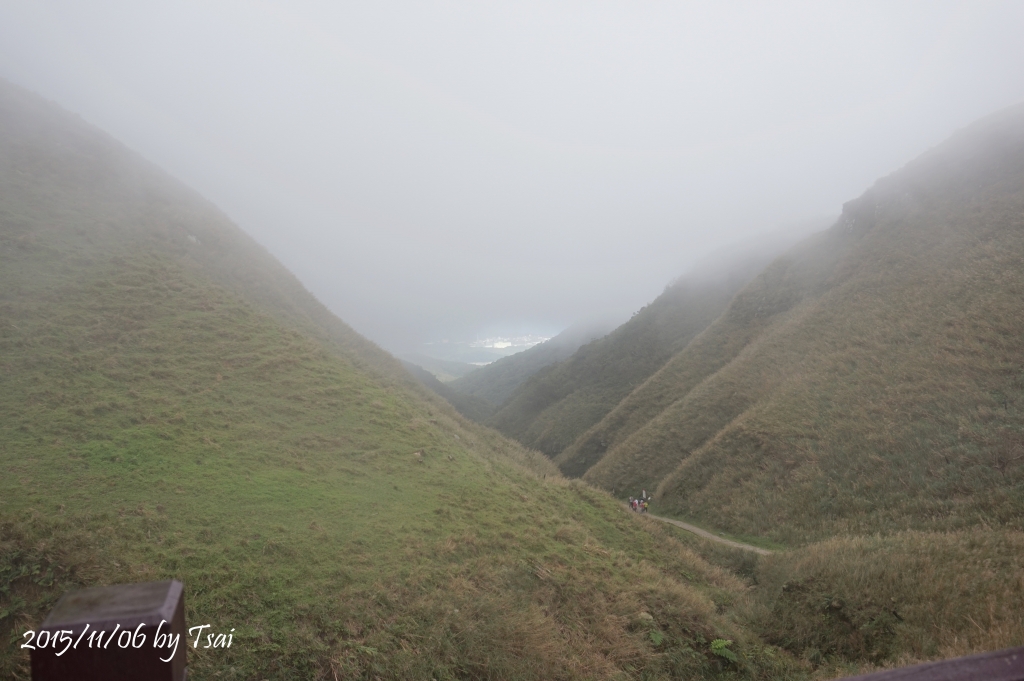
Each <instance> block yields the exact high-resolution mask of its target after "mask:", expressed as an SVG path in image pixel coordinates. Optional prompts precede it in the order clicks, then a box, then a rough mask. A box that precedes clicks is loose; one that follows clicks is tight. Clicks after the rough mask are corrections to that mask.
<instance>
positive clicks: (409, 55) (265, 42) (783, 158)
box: [0, 2, 1024, 352]
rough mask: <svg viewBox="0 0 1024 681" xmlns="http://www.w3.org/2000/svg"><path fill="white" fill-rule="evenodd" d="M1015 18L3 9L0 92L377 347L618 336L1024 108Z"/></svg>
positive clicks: (731, 8)
mask: <svg viewBox="0 0 1024 681" xmlns="http://www.w3.org/2000/svg"><path fill="white" fill-rule="evenodd" d="M1021 25H1024V6H1022V5H1019V4H1014V3H1000V2H991V3H970V4H953V3H929V4H927V5H924V4H909V3H907V4H894V3H837V4H829V5H820V4H815V3H797V2H794V3H785V4H772V5H771V6H762V5H757V4H751V5H739V4H722V5H714V6H708V7H694V6H686V7H674V6H671V5H652V6H636V5H633V4H627V3H606V4H601V5H593V4H583V3H564V4H551V3H529V2H528V3H517V4H516V5H515V6H504V7H498V6H477V5H470V4H466V5H455V4H442V3H415V4H413V3H408V4H407V3H388V2H381V3H373V4H372V5H370V6H364V7H358V6H349V7H341V8H339V7H335V6H333V4H331V3H321V2H293V3H283V2H263V3H259V4H250V3H241V2H225V3H218V4H215V5H211V4H209V3H199V2H181V3H175V4H173V5H172V6H156V5H151V4H149V3H137V2H132V3H129V2H106V3H102V4H98V3H89V4H88V5H71V4H61V3H56V2H39V3H31V4H27V3H26V4H14V3H11V4H5V5H3V6H0V77H3V78H6V79H9V80H10V81H12V82H14V83H16V84H18V85H21V86H23V87H26V88H28V89H31V90H33V91H35V92H38V93H40V94H41V95H43V96H44V97H47V98H50V99H52V100H54V101H56V102H57V103H59V104H60V105H61V106H63V107H64V108H66V109H68V110H70V111H73V112H75V113H78V114H80V115H81V116H82V117H83V118H85V119H86V120H87V121H89V122H90V123H93V124H95V125H97V126H99V127H101V128H102V129H104V130H106V131H108V132H109V133H110V134H111V135H113V136H114V137H116V138H117V139H118V140H120V141H122V142H123V143H124V144H125V145H127V146H128V147H130V148H132V149H135V150H137V151H139V152H140V153H141V154H142V155H144V156H145V157H146V158H148V159H149V160H151V161H153V162H155V163H156V164H158V165H160V166H161V167H163V168H164V169H166V170H167V171H168V172H170V173H171V174H173V175H175V176H176V177H178V178H180V179H182V180H183V181H185V182H186V183H187V184H189V185H191V186H192V187H194V188H195V189H196V190H197V191H199V192H200V193H201V194H203V195H204V196H206V197H208V198H209V199H210V200H212V201H213V202H214V203H215V204H217V205H218V206H219V207H220V208H222V209H223V210H224V211H225V212H226V213H227V214H228V215H229V216H230V217H231V218H232V219H233V220H235V221H236V222H237V223H238V224H239V225H240V226H241V227H242V228H243V229H244V230H245V231H246V232H248V233H249V234H251V235H252V236H254V237H255V238H256V239H257V240H258V241H259V242H260V243H261V244H263V245H264V246H265V247H267V248H268V250H270V252H271V253H272V254H274V255H275V256H276V257H277V258H279V259H280V260H281V261H282V262H283V263H284V264H285V265H286V266H287V267H288V268H289V269H291V270H292V271H293V272H295V273H296V275H297V276H298V277H299V279H300V280H301V281H302V282H303V284H304V285H305V286H306V287H307V288H309V289H310V291H312V292H313V293H314V294H315V295H316V296H317V297H318V298H319V299H320V300H321V301H323V302H324V303H325V304H326V305H327V306H328V307H329V308H330V309H331V310H332V311H333V312H335V313H336V314H338V315H339V316H340V317H341V318H342V319H344V320H345V321H346V322H348V323H349V324H351V325H352V326H353V327H354V328H355V329H356V330H358V331H359V332H361V333H363V334H365V335H366V336H368V337H369V338H371V339H372V340H374V341H376V342H378V343H379V344H381V345H383V346H384V347H386V348H388V349H390V350H392V351H395V352H415V351H418V350H419V349H420V348H422V346H423V345H424V344H426V343H432V342H439V341H441V340H443V339H450V340H451V339H454V340H457V341H460V342H466V343H468V342H471V341H474V340H478V339H483V338H487V337H514V336H525V335H529V334H536V335H542V336H546V335H554V334H555V333H557V332H558V331H560V330H562V329H564V328H566V327H567V326H569V325H570V324H571V323H572V322H573V321H575V320H578V319H581V318H586V317H590V316H593V315H595V314H598V313H603V314H609V315H611V316H613V317H614V316H619V317H621V318H628V316H629V315H630V314H631V313H632V312H635V311H636V310H638V309H639V308H641V307H642V306H644V305H646V304H647V303H649V302H650V301H652V300H653V299H654V298H655V297H656V296H657V295H658V294H659V293H661V292H662V291H663V290H664V287H665V285H666V284H667V283H669V282H670V281H672V280H674V279H675V278H676V277H678V276H679V275H680V274H682V273H684V272H686V271H688V270H689V269H690V268H695V267H699V266H698V265H696V264H695V263H698V262H700V261H702V260H707V258H708V257H709V254H712V253H714V252H715V251H716V249H721V248H723V247H726V246H727V245H728V244H736V243H744V242H749V241H750V240H752V239H754V238H755V237H757V236H758V235H760V234H764V233H770V232H773V231H775V230H777V229H778V228H779V226H780V225H792V224H798V223H801V222H804V221H806V220H807V219H808V218H811V217H814V216H821V215H837V214H838V213H839V211H840V209H841V206H842V202H843V201H846V200H847V199H849V197H851V196H858V195H859V194H860V193H862V192H863V190H864V189H865V188H866V187H868V186H870V185H871V183H872V182H874V180H875V179H876V178H878V177H880V176H883V175H886V174H888V173H890V172H892V171H893V170H895V169H896V168H898V167H899V166H900V165H901V164H902V163H904V162H905V161H906V159H909V158H914V157H916V156H918V155H919V154H921V153H922V152H924V151H925V150H926V149H927V148H928V147H929V146H931V145H933V144H934V143H935V141H936V140H941V139H944V138H946V137H948V135H949V134H950V133H952V132H953V131H954V130H956V129H958V128H961V127H963V126H965V125H967V124H968V123H970V122H971V121H973V120H975V119H977V118H979V117H981V116H983V115H985V114H987V113H989V112H991V111H995V110H998V109H1000V108H1003V107H1006V106H1009V105H1011V104H1013V103H1015V102H1018V101H1020V100H1022V99H1024V71H1022V70H1021V69H1020V68H1019V65H1020V64H1021V63H1024V45H1022V44H1021V42H1020V41H1019V39H1018V35H1017V34H1018V32H1019V27H1020V26H1021Z"/></svg>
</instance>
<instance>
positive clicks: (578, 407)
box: [488, 256, 767, 476]
mask: <svg viewBox="0 0 1024 681" xmlns="http://www.w3.org/2000/svg"><path fill="white" fill-rule="evenodd" d="M766 262H767V261H766V260H765V259H764V258H762V257H757V256H754V257H749V256H748V257H745V258H739V259H737V260H735V261H731V262H727V263H723V264H722V267H721V268H720V269H719V270H718V271H717V273H716V276H714V277H708V276H706V275H704V274H701V275H699V276H695V277H683V278H681V279H680V280H679V281H677V282H675V283H673V284H672V285H670V286H669V287H667V288H666V290H665V292H664V293H662V294H661V295H660V296H658V298H657V299H655V300H654V302H652V303H651V304H650V305H648V306H646V307H645V308H644V309H642V310H640V311H639V312H638V313H636V314H635V315H634V316H633V318H632V319H630V320H629V321H628V322H626V323H625V324H623V325H622V326H620V327H619V328H617V329H615V331H613V332H612V333H610V334H609V335H608V336H606V337H604V338H601V339H599V340H596V341H594V342H592V343H588V344H587V345H584V346H583V347H581V348H580V349H579V350H577V351H576V353H575V354H573V356H572V357H570V358H569V359H567V360H565V361H564V362H560V363H558V364H555V365H552V366H550V367H548V368H546V369H543V370H541V371H539V372H538V373H536V374H535V375H534V376H532V377H531V378H530V379H529V380H528V381H526V382H525V383H524V384H523V385H522V386H520V388H519V389H518V390H516V392H515V393H513V394H512V396H511V397H510V398H509V399H508V401H507V402H506V403H505V404H504V405H503V406H502V407H501V409H499V410H498V412H497V413H496V414H495V415H494V416H493V417H492V418H491V420H490V421H489V422H488V423H489V424H490V425H493V426H494V427H495V428H497V429H498V430H500V431H501V432H503V433H505V434H506V435H508V436H510V437H513V438H515V439H517V440H519V441H520V442H522V443H523V444H525V445H526V446H528V447H532V448H535V449H539V450H540V451H542V452H544V453H545V454H547V455H548V456H550V457H552V458H554V457H558V458H557V459H556V461H557V463H558V464H559V466H560V467H561V468H562V470H563V471H564V472H565V473H566V474H568V475H573V476H579V475H582V474H583V473H584V472H585V471H586V470H587V468H589V467H590V465H591V464H592V463H593V460H591V459H589V458H588V457H587V456H586V455H583V456H579V455H562V456H560V454H562V452H563V450H565V449H566V448H567V447H569V446H570V445H571V444H572V443H573V441H575V440H576V439H577V437H579V436H580V435H582V434H583V433H584V432H586V431H587V429H588V428H590V427H591V426H592V425H594V424H595V423H597V422H599V421H600V420H601V419H602V418H603V417H604V416H605V415H606V414H607V413H608V412H609V411H611V410H612V409H613V408H614V407H615V405H616V404H618V403H619V401H620V400H622V399H623V398H624V397H626V395H628V394H629V393H630V392H631V391H632V390H633V389H634V388H636V387H637V386H638V385H640V384H641V383H642V382H643V381H644V380H646V379H647V378H648V377H649V376H650V375H651V374H653V373H654V372H655V371H657V370H658V368H659V367H661V366H662V364H664V363H665V362H666V361H667V360H668V359H669V358H670V357H672V355H674V354H675V353H676V352H678V351H679V350H681V349H682V348H684V347H686V345H687V344H688V343H689V342H690V341H691V340H692V339H693V338H694V337H695V336H696V335H697V334H699V333H700V332H701V331H703V330H704V328H706V327H707V325H708V324H710V323H711V322H712V321H714V319H715V318H716V317H718V316H719V315H720V314H721V313H722V311H723V310H724V309H725V307H726V305H727V304H728V302H729V300H730V299H731V298H732V297H733V295H735V293H736V291H737V290H739V289H740V288H741V287H742V286H743V284H745V283H746V282H747V281H749V280H750V278H751V277H753V276H754V275H755V274H756V273H757V271H758V270H759V269H761V268H762V267H763V266H764V265H765V264H766Z"/></svg>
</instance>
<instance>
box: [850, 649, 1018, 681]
mask: <svg viewBox="0 0 1024 681" xmlns="http://www.w3.org/2000/svg"><path fill="white" fill-rule="evenodd" d="M844 681H1024V647H1022V648H1008V649H1006V650H999V651H996V652H994V653H982V654H981V655H971V656H969V657H957V658H954V659H952V660H943V661H941V662H928V663H925V664H919V665H916V666H914V667H904V668H902V669H890V670H889V671H884V672H876V673H874V674H864V675H861V676H850V677H846V678H845V679H844Z"/></svg>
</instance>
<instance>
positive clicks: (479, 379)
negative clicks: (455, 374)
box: [451, 323, 611, 407]
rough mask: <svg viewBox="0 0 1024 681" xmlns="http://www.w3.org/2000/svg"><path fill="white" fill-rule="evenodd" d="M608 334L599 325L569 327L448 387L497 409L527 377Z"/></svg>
mask: <svg viewBox="0 0 1024 681" xmlns="http://www.w3.org/2000/svg"><path fill="white" fill-rule="evenodd" d="M609 331H611V325H604V324H598V323H581V324H577V325H574V326H571V327H569V328H568V329H566V330H565V331H563V332H562V333H560V334H558V335H557V336H555V337H554V338H550V339H548V340H547V341H545V342H543V343H540V344H538V345H535V346H533V347H532V348H530V349H529V350H524V351H522V352H517V353H516V354H514V355H511V356H509V357H503V358H501V359H499V360H498V361H496V362H492V363H491V364H488V365H487V366H484V367H481V368H479V369H477V370H476V371H474V372H472V373H470V374H467V375H465V376H462V377H460V378H458V379H456V380H454V381H452V382H451V387H452V388H454V389H455V390H457V391H459V392H460V393H463V394H465V395H471V396H473V397H479V398H482V399H484V400H487V401H488V402H489V403H491V404H493V405H495V406H496V407H500V406H501V405H502V404H504V403H505V402H506V401H507V400H508V398H509V397H511V395H512V393H513V392H515V389H516V388H518V387H519V386H520V385H522V384H523V382H525V381H526V380H527V379H528V378H530V376H533V375H534V374H536V373H537V372H538V371H540V370H541V369H543V368H544V367H546V366H549V365H551V364H554V363H556V362H561V361H562V360H564V359H567V358H568V357H570V356H571V355H572V354H573V353H574V352H576V350H578V349H579V347H580V346H581V345H585V344H586V343H589V342H591V341H592V340H594V339H596V338H600V337H601V336H604V335H605V334H606V333H608V332H609Z"/></svg>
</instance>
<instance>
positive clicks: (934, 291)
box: [573, 107, 1024, 543]
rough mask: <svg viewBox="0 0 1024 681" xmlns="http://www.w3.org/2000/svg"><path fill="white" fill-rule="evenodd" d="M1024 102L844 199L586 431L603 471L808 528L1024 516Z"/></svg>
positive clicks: (624, 482) (744, 519)
mask: <svg viewBox="0 0 1024 681" xmlns="http://www.w3.org/2000/svg"><path fill="white" fill-rule="evenodd" d="M1021 300H1024V107H1017V108H1015V109H1012V110H1008V111H1006V112H1003V113H1001V114H999V115H996V116H994V117H991V118H989V119H987V120H984V121H981V122H979V123H978V124H975V125H974V126H971V127H970V128H968V129H966V130H964V131H962V132H960V133H958V134H957V135H955V136H954V137H953V138H952V139H951V140H949V141H948V142H946V143H945V144H943V145H941V146H939V147H937V148H935V149H934V150H932V151H930V152H928V153H926V154H925V155H923V156H922V157H920V158H919V159H917V160H915V161H914V162H912V163H910V164H908V165H907V166H906V167H905V168H903V169H902V170H900V171H898V172H896V173H894V174H893V175H891V176H889V177H887V178H884V179H883V180H880V181H879V182H878V183H876V185H875V186H874V187H872V188H871V189H870V190H868V191H867V192H866V193H865V194H864V195H863V196H862V197H861V198H859V199H857V200H856V201H851V202H850V203H848V204H846V206H845V207H844V212H843V216H842V217H841V218H840V220H839V222H838V223H837V224H836V225H835V226H834V227H832V228H831V229H830V230H829V231H828V232H826V233H825V234H823V235H820V236H817V237H814V238H812V239H810V240H808V241H807V242H804V243H803V244H802V245H801V246H799V247H798V248H796V249H794V250H793V251H791V252H790V253H788V254H787V255H786V256H784V257H782V258H780V259H779V260H777V261H776V262H775V263H773V264H772V266H771V267H769V268H768V269H767V270H766V271H765V272H764V273H763V274H762V275H760V276H759V277H758V278H757V279H756V280H755V281H754V282H752V283H751V284H750V285H749V286H748V287H746V288H745V289H744V290H743V291H742V292H741V293H740V294H739V295H738V296H737V298H736V299H735V300H734V301H733V302H732V303H731V305H730V306H729V309H728V310H727V311H726V313H725V314H724V315H723V316H722V317H721V318H720V319H718V320H716V321H715V323H714V324H712V325H711V326H710V327H709V328H708V329H707V330H706V331H705V332H704V333H703V334H702V335H701V336H700V337H699V338H697V339H696V340H695V341H694V342H693V343H691V344H690V346H689V347H687V348H686V349H685V350H683V351H682V352H680V353H678V354H677V355H676V356H675V357H673V358H672V360H671V361H669V362H668V363H666V365H665V366H664V367H662V369H661V370H660V371H659V372H658V373H657V374H655V375H654V376H652V377H651V378H650V379H649V380H648V381H647V382H646V383H645V384H644V385H643V386H642V387H641V388H639V389H638V390H636V391H635V392H634V393H633V394H631V395H630V396H629V398H627V399H626V400H624V401H623V402H622V403H621V404H619V405H618V406H617V407H616V409H615V410H614V411H612V412H611V413H610V414H608V415H607V417H606V418H605V419H604V420H603V421H602V422H601V423H599V424H598V425H596V426H595V427H594V428H593V429H592V430H591V431H590V432H589V433H587V434H586V435H585V436H584V437H582V438H581V439H580V441H579V442H578V443H577V445H576V449H575V451H574V452H573V453H575V454H576V455H579V456H595V457H596V456H600V457H602V458H601V459H600V461H599V462H598V463H597V464H596V465H595V466H593V467H592V468H591V469H590V470H589V471H588V472H587V474H586V479H587V480H590V481H592V482H595V483H597V484H600V485H602V486H604V487H606V488H618V489H624V488H627V487H639V486H646V487H647V488H648V489H651V488H656V489H657V493H656V498H657V501H658V504H657V507H658V508H659V509H660V510H662V511H666V512H669V513H674V514H678V515H681V516H688V517H693V518H695V519H698V520H701V521H703V522H706V523H708V524H711V525H713V526H717V527H720V528H723V529H726V530H728V531H732V532H736V533H742V534H754V535H762V536H768V537H772V538H774V539H777V540H780V541H784V542H790V543H803V542H807V541H809V540H812V539H815V538H824V537H828V536H831V535H834V534H837V533H852V534H862V533H873V532H876V531H890V530H920V531H938V530H956V529H959V528H965V527H974V526H991V527H1008V528H1020V527H1021V526H1022V524H1024V411H1022V408H1024V340H1022V339H1024V307H1022V306H1021Z"/></svg>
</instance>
